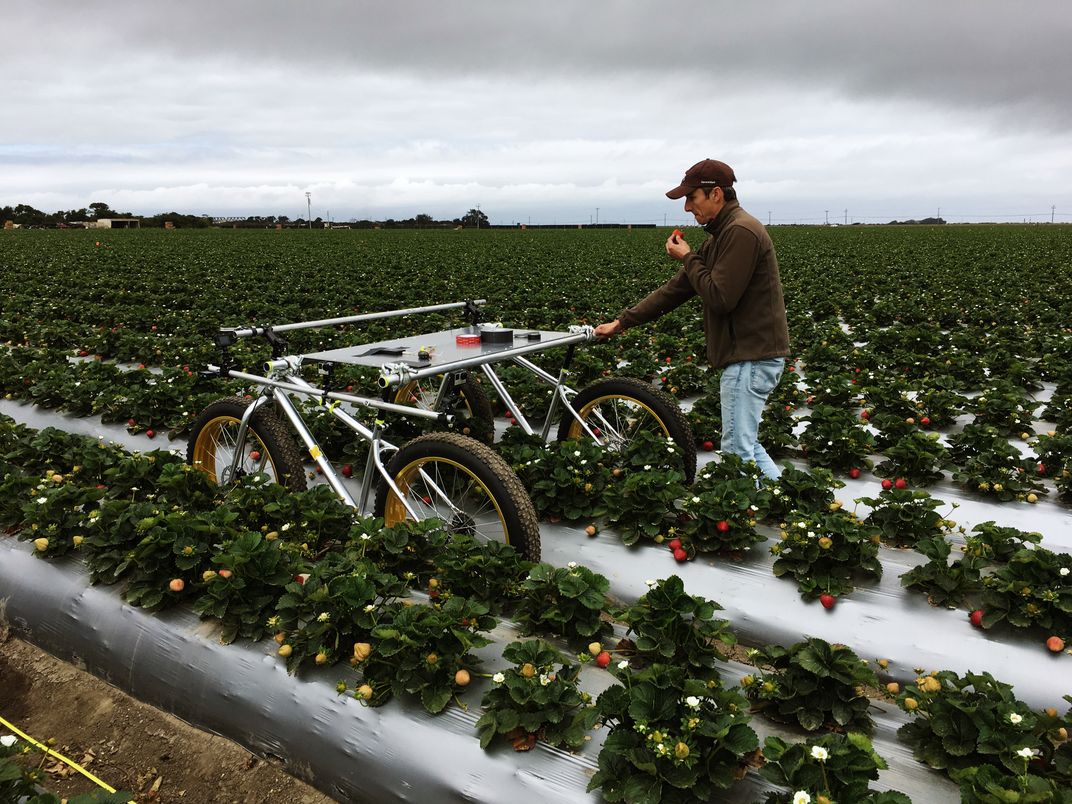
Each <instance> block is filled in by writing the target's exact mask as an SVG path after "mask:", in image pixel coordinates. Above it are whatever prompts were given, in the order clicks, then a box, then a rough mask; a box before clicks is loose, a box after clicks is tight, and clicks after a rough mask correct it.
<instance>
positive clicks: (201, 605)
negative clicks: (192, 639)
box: [194, 473, 300, 644]
mask: <svg viewBox="0 0 1072 804" xmlns="http://www.w3.org/2000/svg"><path fill="white" fill-rule="evenodd" d="M198 474H200V473H198ZM211 562H212V564H213V565H214V566H213V568H212V569H207V570H205V571H204V572H203V573H202V575H201V582H202V587H201V588H202V590H203V591H202V594H201V597H199V598H197V600H195V601H194V611H196V612H197V613H198V614H200V615H201V616H202V617H213V618H215V619H217V620H219V621H220V623H221V625H222V626H223V633H222V634H221V635H220V641H221V642H222V643H224V644H229V643H231V642H234V641H235V639H237V638H238V637H243V638H246V639H251V640H253V641H254V642H255V641H257V640H259V639H261V638H262V637H263V636H264V634H265V632H266V630H267V629H268V624H267V621H268V618H269V616H271V613H272V612H273V611H274V609H275V607H276V601H277V600H278V599H279V598H280V597H281V596H282V595H283V588H284V587H285V586H286V585H287V584H288V583H290V581H291V579H292V578H293V577H294V574H295V573H296V572H297V568H298V567H299V566H300V565H299V564H298V561H297V556H296V555H295V553H294V552H293V551H291V550H287V549H285V542H282V541H279V540H272V539H266V538H265V537H264V536H263V535H262V534H260V533H258V532H256V531H248V532H246V533H242V534H239V535H238V536H236V537H235V538H234V539H230V540H227V541H224V542H223V543H222V544H221V545H220V547H219V552H217V553H216V555H214V556H212V558H211Z"/></svg>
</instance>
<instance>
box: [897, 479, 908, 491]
mask: <svg viewBox="0 0 1072 804" xmlns="http://www.w3.org/2000/svg"><path fill="white" fill-rule="evenodd" d="M907 486H908V481H907V480H905V479H904V478H903V477H899V478H897V479H896V480H894V481H893V487H894V488H895V489H903V488H906V487H907Z"/></svg>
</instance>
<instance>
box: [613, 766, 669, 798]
mask: <svg viewBox="0 0 1072 804" xmlns="http://www.w3.org/2000/svg"><path fill="white" fill-rule="evenodd" d="M622 794H623V797H624V799H625V801H626V804H660V802H661V801H662V798H663V783H662V782H661V781H659V779H655V778H652V777H651V776H647V775H644V774H639V773H634V774H633V775H632V776H630V777H629V779H628V780H627V781H626V783H625V786H624V787H623V788H622Z"/></svg>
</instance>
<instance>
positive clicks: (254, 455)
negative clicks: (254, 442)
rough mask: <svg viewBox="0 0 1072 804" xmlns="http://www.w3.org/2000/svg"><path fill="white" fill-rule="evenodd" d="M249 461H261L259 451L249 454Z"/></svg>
mask: <svg viewBox="0 0 1072 804" xmlns="http://www.w3.org/2000/svg"><path fill="white" fill-rule="evenodd" d="M249 459H250V460H251V461H259V460H260V459H261V454H260V452H259V451H258V450H253V451H252V452H251V453H249Z"/></svg>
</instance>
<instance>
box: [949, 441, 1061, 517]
mask: <svg viewBox="0 0 1072 804" xmlns="http://www.w3.org/2000/svg"><path fill="white" fill-rule="evenodd" d="M949 443H950V454H951V455H952V456H953V458H954V460H955V461H956V462H957V469H956V471H954V472H953V482H954V483H956V484H957V485H959V486H963V487H964V488H965V489H967V490H969V491H977V492H979V493H981V494H984V495H990V496H994V497H997V498H998V499H999V500H1004V501H1008V500H1014V499H1021V500H1023V499H1026V498H1027V495H1028V494H1046V493H1048V492H1047V490H1046V487H1045V486H1044V485H1043V484H1042V483H1041V482H1040V481H1039V479H1038V478H1037V476H1036V473H1037V466H1036V463H1035V462H1034V461H1031V460H1028V459H1026V458H1024V457H1023V456H1022V455H1021V453H1020V451H1019V450H1018V449H1016V447H1014V446H1012V445H1011V444H1009V442H1008V441H1006V440H1005V438H1004V437H1003V436H1002V435H1001V434H1000V433H998V432H997V431H996V430H994V428H993V427H991V426H990V425H966V426H965V428H964V430H963V431H962V432H960V433H958V434H956V435H953V436H950V438H949Z"/></svg>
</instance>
